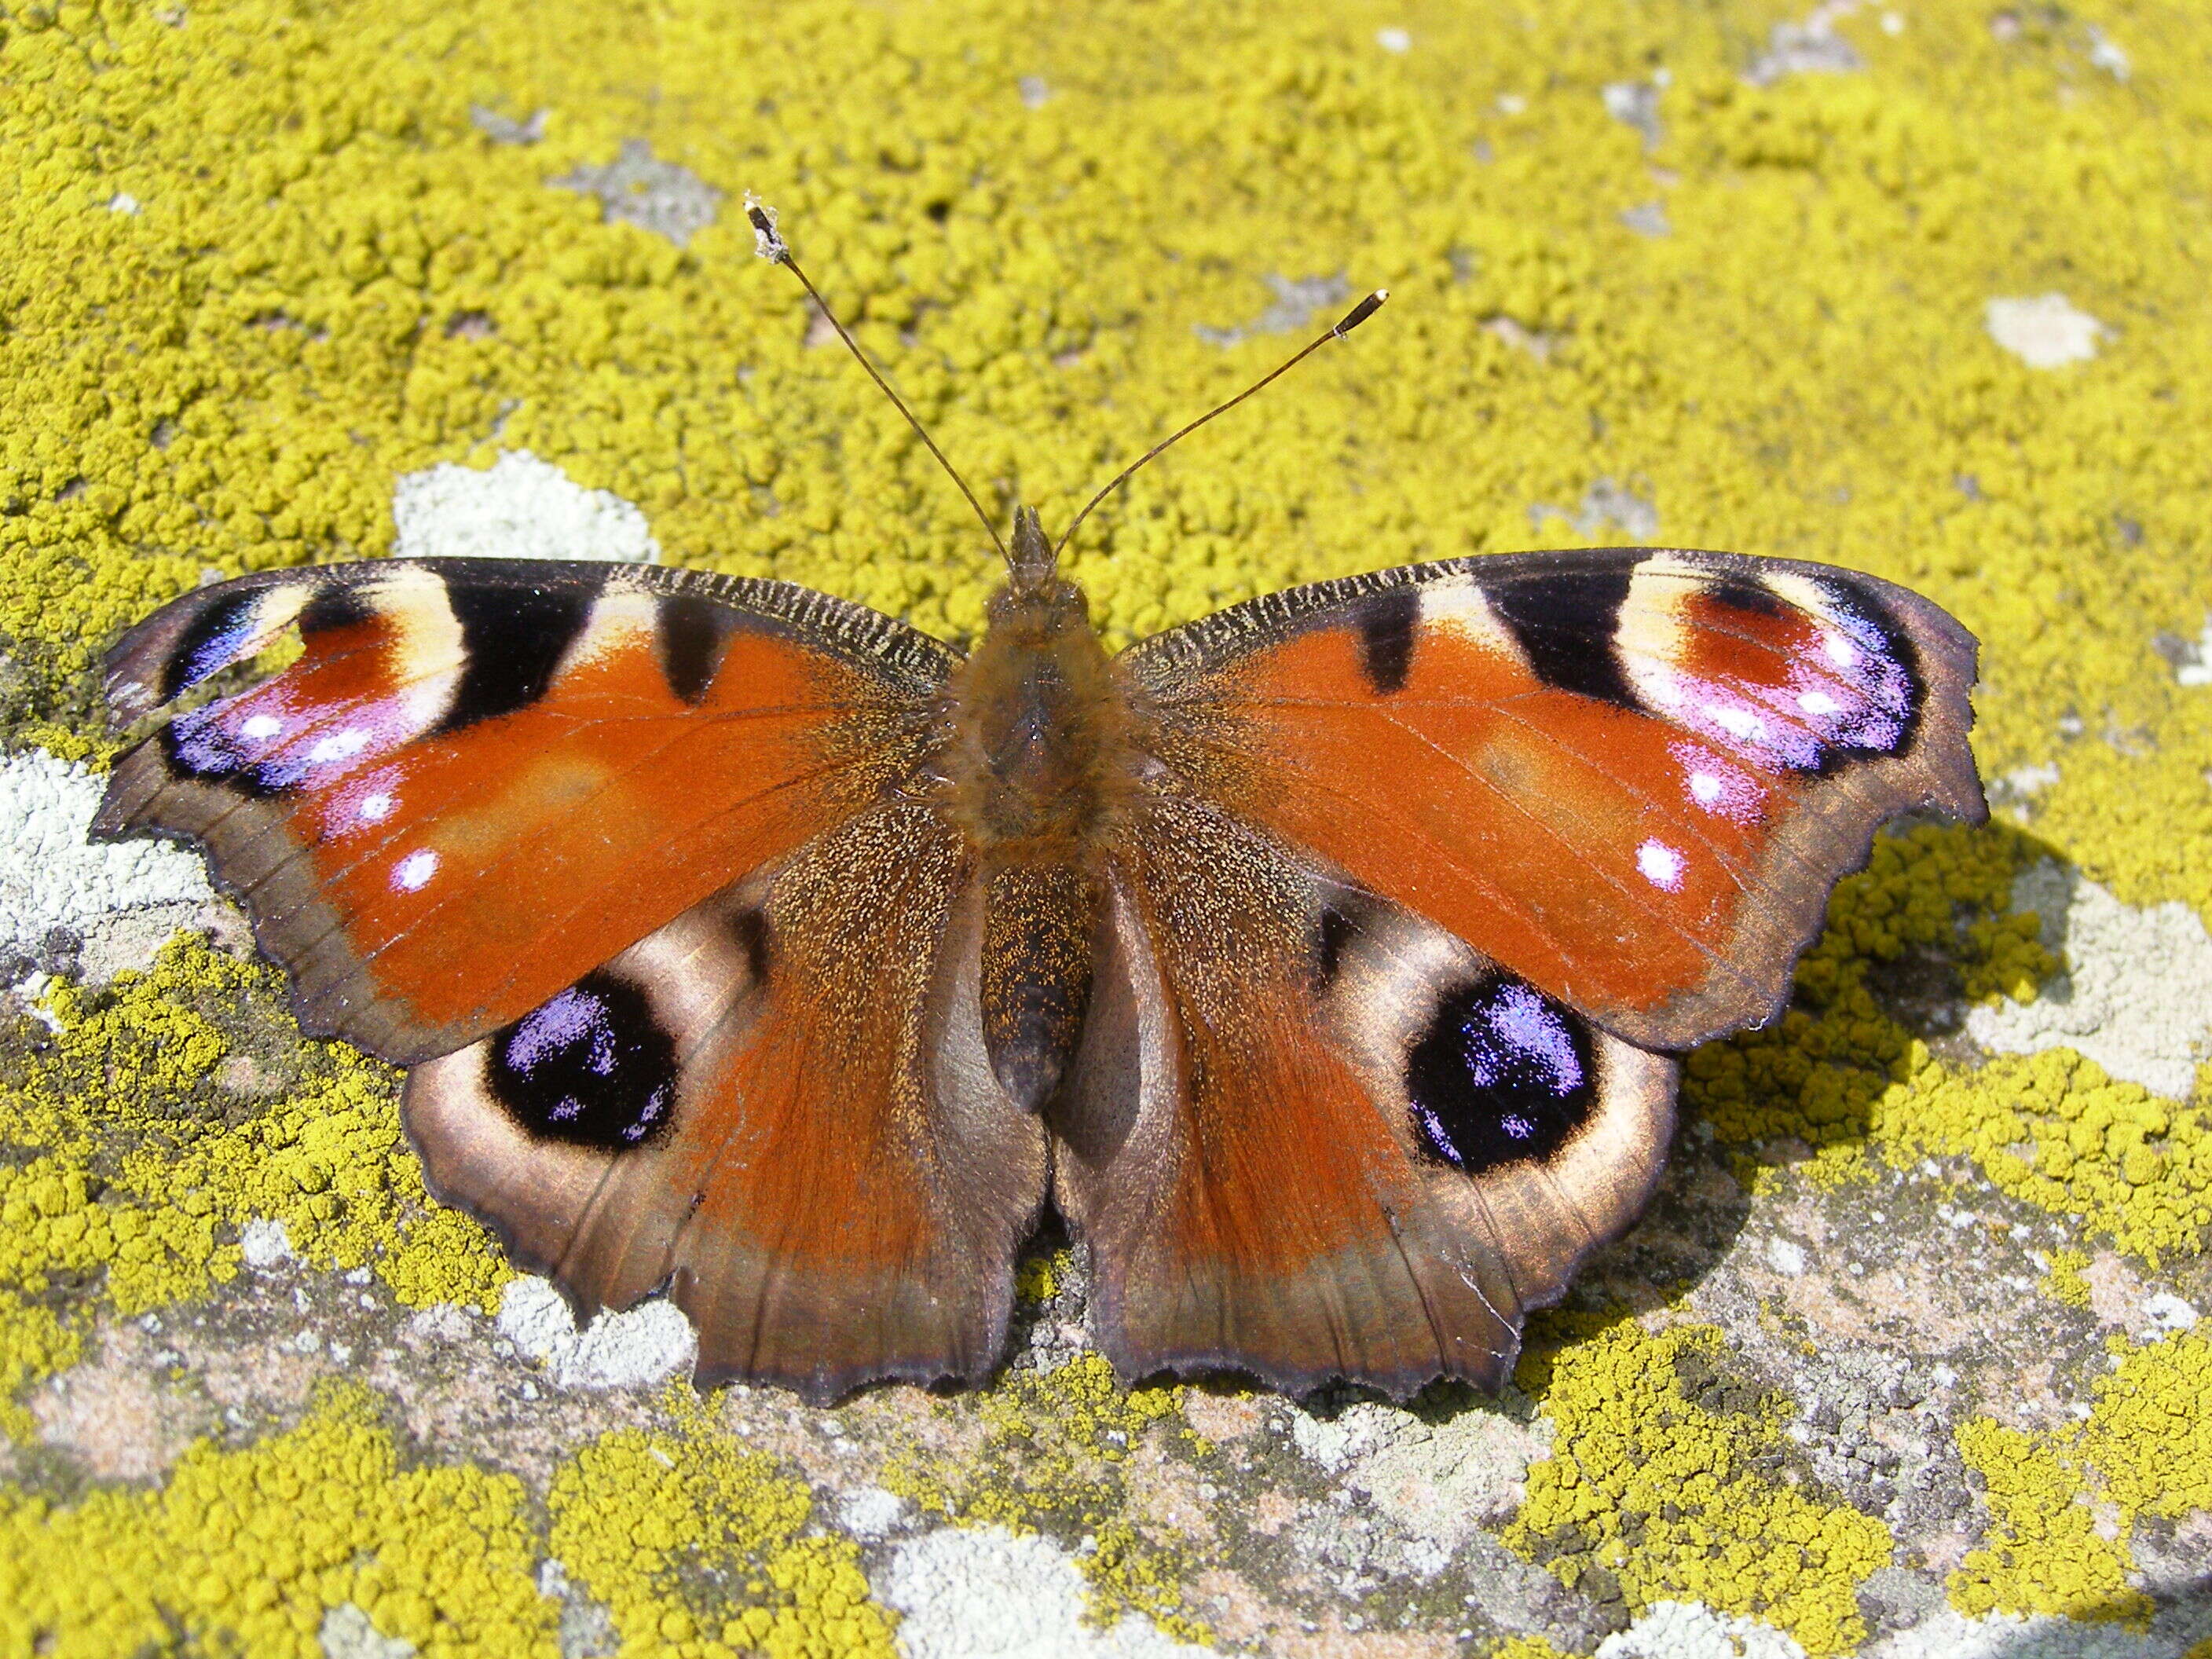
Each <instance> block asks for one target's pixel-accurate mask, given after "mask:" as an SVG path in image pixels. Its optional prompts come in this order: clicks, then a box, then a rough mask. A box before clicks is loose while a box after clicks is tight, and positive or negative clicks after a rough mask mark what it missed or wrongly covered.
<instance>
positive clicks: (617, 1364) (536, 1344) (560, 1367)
mask: <svg viewBox="0 0 2212 1659" xmlns="http://www.w3.org/2000/svg"><path fill="white" fill-rule="evenodd" d="M499 1334H501V1336H503V1337H505V1338H506V1339H507V1340H508V1341H510V1342H512V1343H513V1344H514V1346H515V1347H516V1348H517V1349H518V1350H519V1351H520V1352H521V1353H522V1355H523V1356H524V1357H525V1358H528V1359H531V1360H533V1361H535V1362H536V1363H537V1364H540V1365H543V1366H544V1368H545V1369H546V1370H547V1371H549V1372H550V1373H551V1375H552V1378H553V1381H554V1383H556V1385H558V1386H559V1387H561V1388H563V1389H649V1388H653V1387H654V1386H656V1385H658V1384H659V1383H665V1382H666V1381H667V1380H668V1379H669V1378H670V1377H671V1376H675V1375H677V1373H678V1372H679V1371H683V1370H689V1369H690V1365H691V1363H692V1361H693V1360H694V1359H695V1358H697V1356H698V1352H699V1335H698V1333H697V1332H696V1331H695V1330H694V1329H692V1328H691V1322H690V1320H688V1319H686V1318H685V1317H684V1310H682V1309H681V1308H678V1306H677V1305H676V1304H674V1303H673V1302H669V1301H665V1300H658V1299H656V1300H654V1301H651V1302H645V1303H641V1304H639V1305H638V1306H636V1307H635V1308H632V1309H630V1310H628V1311H627V1312H624V1313H603V1314H601V1315H600V1316H599V1317H598V1318H597V1319H594V1320H593V1321H592V1322H591V1323H590V1324H589V1325H587V1326H586V1327H585V1328H583V1329H582V1330H578V1329H577V1328H576V1319H575V1316H574V1314H573V1313H571V1312H570V1311H569V1310H568V1301H567V1299H566V1298H565V1297H562V1294H561V1292H560V1291H557V1290H556V1289H554V1287H553V1285H551V1283H550V1281H548V1280H546V1279H537V1278H522V1279H515V1280H514V1281H513V1283H512V1284H510V1285H507V1293H506V1296H505V1297H503V1298H502V1299H501V1302H500V1304H499Z"/></svg>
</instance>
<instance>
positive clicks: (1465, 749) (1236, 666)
mask: <svg viewBox="0 0 2212 1659" xmlns="http://www.w3.org/2000/svg"><path fill="white" fill-rule="evenodd" d="M1565 557H1571V556H1562V558H1565ZM1698 557H1699V559H1701V560H1705V561H1718V560H1720V559H1721V558H1722V556H1715V555H1701V556H1698ZM1522 563H1523V562H1522V561H1517V560H1494V561H1492V560H1483V561H1468V562H1463V564H1462V565H1458V566H1439V567H1417V568H1416V570H1417V571H1425V570H1433V571H1434V572H1436V573H1437V579H1436V580H1434V582H1433V583H1432V584H1431V585H1429V586H1421V587H1419V599H1420V605H1421V608H1420V610H1419V612H1418V613H1417V614H1413V615H1411V616H1410V617H1401V618H1400V619H1399V620H1400V621H1401V623H1404V624H1405V633H1404V635H1403V636H1402V638H1401V641H1400V649H1401V659H1400V660H1399V661H1398V662H1396V663H1395V664H1394V665H1392V667H1393V671H1392V672H1391V673H1390V674H1389V676H1388V677H1387V680H1388V683H1387V684H1382V683H1378V678H1377V674H1376V666H1375V646H1374V643H1373V641H1372V639H1371V637H1370V631H1369V630H1368V629H1366V628H1365V626H1364V622H1363V616H1362V612H1361V609H1360V604H1359V602H1358V599H1352V600H1347V602H1346V604H1344V605H1340V606H1338V607H1336V608H1335V609H1334V610H1330V609H1328V608H1318V609H1317V611H1316V614H1315V615H1314V616H1313V617H1311V618H1310V620H1307V621H1305V622H1304V623H1303V624H1302V625H1299V626H1296V627H1290V628H1285V629H1280V630H1279V635H1278V637H1274V638H1271V639H1270V638H1262V639H1261V640H1258V641H1252V642H1250V644H1249V648H1245V649H1242V650H1239V651H1237V653H1234V654H1233V655H1232V656H1231V657H1230V658H1229V659H1227V660H1225V661H1223V662H1221V663H1220V664H1219V665H1218V666H1214V667H1212V668H1211V669H1210V670H1209V671H1204V672H1200V673H1198V674H1194V675H1190V676H1188V677H1187V678H1186V679H1185V680H1184V682H1183V683H1182V684H1179V685H1175V686H1173V687H1172V688H1171V689H1169V690H1164V692H1163V693H1162V694H1161V703H1162V726H1163V731H1164V741H1163V748H1164V750H1165V752H1166V754H1167V756H1168V758H1169V759H1170V762H1171V763H1173V764H1176V766H1177V767H1178V768H1179V769H1182V771H1184V772H1185V773H1186V775H1189V776H1190V777H1192V778H1193V780H1194V782H1195V783H1196V785H1197V787H1200V788H1201V789H1202V790H1204V791H1205V792H1206V793H1208V794H1210V795H1212V797H1214V798H1216V799H1220V800H1222V801H1223V802H1225V804H1227V805H1231V806H1232V807H1233V808H1234V809H1235V810H1237V811H1239V812H1241V813H1243V814H1245V815H1247V816H1249V817H1250V818H1252V819H1253V820H1254V821H1255V822H1257V823H1262V824H1265V825H1267V827H1268V828H1269V829H1273V830H1274V831H1275V832H1277V833H1278V834H1279V835H1281V836H1284V837H1285V839H1286V840H1288V841H1290V842H1293V843H1295V844H1297V845H1299V846H1302V847H1305V848H1310V849H1312V850H1313V851H1315V852H1316V853H1318V854H1321V855H1322V856H1323V857H1325V858H1327V859H1328V860H1330V861H1331V862H1332V863H1334V865H1336V866H1339V867H1340V868H1342V869H1343V870H1344V871H1346V872H1347V873H1348V874H1350V875H1351V876H1352V878H1354V879H1356V880H1358V882H1359V883H1360V884H1363V885H1364V886H1365V887H1367V888H1368V889H1370V890H1372V891H1374V892H1376V893H1379V894H1382V895H1383V896H1387V897H1389V898H1391V899H1394V900H1395V901H1397V902H1401V903H1403V904H1405V905H1407V906H1408V907H1410V908H1413V909H1414V910H1416V911H1418V912H1419V914H1421V915H1425V916H1427V917H1428V918H1429V919H1430V920H1431V921H1435V922H1437V923H1438V924H1440V925H1441V926H1443V927H1445V928H1447V929H1448V930H1449V931H1450V932H1451V933H1454V934H1455V935H1457V936H1458V937H1459V938H1460V939H1463V940H1465V941H1466V942H1467V943H1468V944H1469V945H1473V946H1474V948H1475V949H1476V950H1478V951H1481V952H1482V953H1484V954H1485V955H1486V956H1488V957H1493V958H1494V959H1496V960H1498V962H1500V963H1504V964H1505V965H1506V966H1507V967H1508V968H1510V969H1512V970H1513V971H1514V972H1516V973H1517V974H1520V975H1524V976H1525V977H1527V978H1528V980H1529V981H1532V982H1533V983H1534V984H1535V985H1537V986H1539V987H1542V988H1543V989H1544V990H1545V991H1547V993H1549V994H1553V995H1555V996H1558V997H1560V998H1563V999H1565V1000H1566V1001H1568V1002H1570V1003H1571V1004H1572V1005H1574V1006H1576V1007H1577V1008H1579V1009H1581V1010H1583V1011H1584V1012H1587V1013H1589V1015H1590V1016H1591V1017H1592V1018H1596V1019H1597V1020H1598V1021H1599V1022H1600V1023H1601V1024H1605V1025H1607V1028H1608V1029H1610V1030H1614V1031H1616V1032H1618V1033H1619V1034H1620V1035H1621V1036H1626V1037H1627V1038H1628V1039H1630V1040H1631V1041H1632V1042H1641V1043H1644V1044H1646V1045H1647V1046H1650V1047H1656V1048H1686V1047H1689V1046H1692V1044H1694V1043H1695V1042H1700V1041H1703V1040H1705V1038H1706V1037H1709V1036H1713V1035H1715V1034H1717V1032H1719V1031H1722V1030H1729V1029H1732V1028H1734V1027H1735V1026H1738V1025H1741V1024H1753V1023H1757V1022H1759V1021H1760V1020H1762V1019H1764V1018H1766V1017H1768V1016H1769V1015H1770V1014H1771V1012H1772V1011H1773V1010H1774V1008H1775V1007H1776V1006H1778V1003H1779V1000H1780V999H1781V997H1782V996H1783V995H1784V992H1785V991H1786V987H1787V984H1788V966H1789V963H1790V960H1791V959H1792V958H1793V957H1794V956H1795V953H1796V951H1797V950H1798V949H1800V948H1802V945H1803V944H1804V943H1805V941H1806V939H1808V937H1809V936H1810V933H1811V932H1812V930H1813V929H1814V928H1815V927H1817V925H1818V921H1819V917H1820V914H1821V910H1822V908H1823V906H1824V903H1825V899H1826V891H1827V888H1828V886H1829V884H1832V881H1833V880H1834V878H1835V876H1836V874H1837V873H1838V872H1839V871H1842V870H1845V869H1849V868H1850V867H1853V866H1855V865H1856V864H1857V862H1858V861H1860V860H1862V859H1863V857H1864V855H1865V849H1866V845H1867V842H1869V840H1870V838H1871V836H1872V835H1873V832H1874V830H1875V827H1876V826H1877V825H1878V824H1879V823H1881V820H1882V819H1883V818H1884V817H1887V816H1889V815H1890V814H1891V813H1893V812H1897V811H1905V810H1907V809H1909V808H1911V807H1913V806H1917V805H1923V803H1928V802H1936V803H1940V804H1942V805H1946V806H1948V807H1949V808H1950V809H1951V810H1954V811H1960V812H1962V813H1967V814H1970V815H1971V814H1976V813H1978V812H1979V811H1980V805H1981V804H1980V794H1979V791H1978V787H1975V786H1974V783H1973V778H1972V761H1971V757H1968V756H1966V753H1965V750H1964V746H1963V744H1960V742H1959V741H1958V738H1959V735H1960V733H1961V732H1963V730H1964V727H1965V725H1966V710H1965V701H1966V686H1967V685H1968V684H1971V679H1972V641H1969V640H1966V638H1965V636H1964V635H1962V634H1960V632H1959V631H1958V630H1957V629H1956V628H1955V624H1950V623H1948V618H1942V625H1941V626H1939V625H1938V624H1937V623H1936V622H1935V621H1934V620H1933V618H1941V616H1942V613H1940V612H1936V611H1934V608H1933V607H1932V606H1926V605H1924V602H1917V601H1913V602H1912V603H1913V604H1914V605H1917V606H1918V608H1917V610H1914V609H1906V610H1905V616H1906V617H1907V619H1908V625H1910V626H1911V627H1912V628H1913V629H1916V630H1917V633H1916V634H1915V635H1914V636H1913V637H1912V638H1911V641H1910V645H1911V647H1917V651H1916V656H1917V661H1918V663H1919V664H1920V665H1923V671H1924V672H1925V674H1926V676H1927V678H1926V680H1925V682H1924V683H1923V684H1920V685H1917V686H1916V687H1915V688H1914V695H1915V696H1916V697H1917V699H1918V701H1917V703H1916V705H1915V707H1914V708H1912V710H1911V714H1912V715H1913V717H1914V718H1915V719H1919V718H1920V717H1921V716H1923V715H1924V716H1925V717H1926V718H1925V719H1924V720H1922V721H1921V724H1920V725H1919V726H1917V728H1915V727H1912V726H1909V725H1901V726H1900V729H1901V730H1904V731H1905V732H1909V733H1910V732H1916V731H1917V735H1913V736H1911V737H1910V738H1909V740H1908V739H1907V738H1899V748H1898V750H1897V752H1895V753H1894V754H1887V755H1871V756H1867V757H1861V758H1859V759H1857V760H1856V761H1855V762H1854V763H1852V764H1850V765H1849V766H1844V767H1836V766H1831V765H1829V764H1827V763H1828V762H1829V761H1830V760H1831V759H1832V750H1835V749H1837V748H1838V746H1839V745H1838V744H1837V743H1835V741H1834V740H1833V738H1832V734H1831V733H1829V732H1825V731H1824V730H1823V729H1822V727H1821V726H1820V722H1819V721H1818V720H1814V719H1813V718H1812V717H1810V716H1808V715H1807V714H1805V713H1804V712H1803V709H1802V706H1801V705H1802V704H1803V703H1804V702H1806V701H1807V700H1810V702H1811V706H1812V707H1814V708H1819V709H1824V710H1829V711H1831V712H1832V711H1833V710H1836V709H1840V708H1844V699H1845V698H1847V697H1849V696H1851V695H1853V693H1854V687H1853V685H1852V684H1851V683H1850V680H1849V678H1848V677H1847V676H1846V674H1845V673H1844V671H1842V670H1840V669H1838V668H1837V667H1835V666H1834V665H1832V663H1830V662H1829V661H1828V660H1827V659H1826V656H1825V655H1824V653H1826V652H1828V651H1843V650H1848V649H1853V648H1857V647H1851V646H1850V644H1849V643H1848V641H1846V640H1845V636H1844V635H1843V634H1842V633H1841V632H1840V631H1839V630H1838V629H1834V628H1824V627H1823V626H1822V619H1821V618H1820V617H1818V616H1816V615H1814V614H1812V613H1810V612H1809V611H1803V610H1796V609H1793V608H1791V607H1790V605H1786V604H1784V603H1783V602H1782V601H1781V600H1780V599H1777V598H1775V597H1773V596H1772V595H1770V594H1768V593H1767V592H1765V590H1764V589H1763V588H1762V589H1760V590H1759V603H1760V604H1762V605H1765V607H1766V609H1765V610H1764V611H1761V610H1747V609H1745V608H1742V607H1741V606H1740V605H1723V604H1720V603H1718V602H1717V601H1715V600H1713V599H1711V598H1710V597H1709V596H1708V593H1707V591H1706V590H1705V588H1703V587H1700V586H1698V585H1697V583H1696V582H1694V581H1692V580H1689V579H1688V577H1687V576H1684V577H1682V578H1681V579H1680V580H1677V579H1676V573H1675V572H1674V569H1673V568H1671V567H1667V566H1662V567H1660V568H1659V569H1658V570H1657V571H1656V573H1655V574H1647V575H1640V576H1639V577H1638V581H1637V583H1635V584H1633V585H1630V586H1628V587H1627V599H1626V603H1624V604H1622V605H1620V611H1619V613H1618V614H1617V615H1607V616H1605V617H1600V618H1598V619H1596V620H1597V621H1599V622H1601V623H1602V624H1603V626H1602V627H1601V628H1595V629H1593V630H1592V632H1593V634H1594V637H1593V638H1592V639H1591V640H1590V641H1589V647H1588V648H1589V652H1590V653H1592V654H1593V655H1595V654H1596V653H1607V660H1608V661H1609V662H1613V663H1617V665H1618V666H1617V671H1613V684H1615V685H1616V686H1617V687H1618V697H1617V700H1609V699H1608V698H1607V697H1606V696H1597V695H1592V694H1591V693H1590V692H1589V690H1577V689H1569V688H1567V687H1565V686H1563V685H1561V684H1557V683H1553V682H1551V681H1547V678H1545V676H1544V675H1543V674H1541V673H1540V672H1539V671H1538V669H1537V667H1536V666H1535V665H1534V662H1533V661H1532V657H1533V655H1534V653H1533V652H1531V651H1530V650H1529V649H1528V647H1527V646H1526V645H1525V643H1524V641H1523V640H1522V639H1518V638H1516V636H1515V635H1514V632H1513V631H1512V630H1511V629H1508V628H1506V627H1505V626H1504V625H1502V624H1501V623H1500V622H1499V621H1498V616H1497V614H1496V611H1497V607H1493V606H1492V605H1490V604H1488V603H1487V602H1486V599H1485V597H1484V592H1483V589H1484V585H1485V584H1486V583H1488V584H1492V585H1503V584H1505V583H1509V582H1510V581H1511V580H1512V579H1513V578H1512V574H1511V570H1510V567H1513V566H1516V565H1522ZM1741 563H1742V564H1746V565H1752V564H1763V565H1764V567H1765V568H1768V569H1771V570H1773V571H1776V572H1780V573H1788V572H1790V571H1793V570H1798V569H1803V568H1805V567H1792V566H1787V565H1783V564H1781V563H1780V562H1749V561H1745V562H1741ZM1528 564H1529V566H1530V567H1533V568H1535V569H1537V570H1539V571H1541V570H1543V569H1545V568H1547V566H1546V565H1544V564H1542V563H1539V562H1536V561H1535V560H1534V559H1532V560H1531V561H1529V562H1528ZM1490 566H1496V567H1504V568H1499V569H1498V570H1497V571H1496V572H1495V573H1494V574H1493V573H1492V572H1491V571H1489V570H1486V569H1485V567H1490ZM1683 568H1684V570H1685V571H1689V570H1695V571H1697V572H1698V573H1699V574H1700V575H1702V576H1704V577H1705V580H1709V581H1710V580H1717V578H1716V577H1714V576H1712V575H1710V574H1707V573H1706V571H1705V567H1704V566H1702V565H1700V566H1696V567H1692V566H1688V565H1685V566H1684V567H1683ZM1716 568H1717V569H1719V570H1720V571H1721V572H1723V574H1733V573H1734V572H1735V564H1734V563H1730V564H1728V565H1725V566H1717V567H1716ZM1843 579H1844V573H1834V572H1824V573H1823V577H1822V580H1826V581H1831V582H1833V581H1838V580H1843ZM1784 580H1787V578H1786V574H1785V575H1784ZM1850 580H1853V581H1856V582H1858V583H1862V584H1865V585H1866V586H1868V587H1869V588H1879V589H1881V592H1882V593H1883V596H1884V598H1885V599H1893V601H1894V602H1898V603H1899V604H1900V605H1902V604H1903V602H1905V601H1911V596H1910V595H1904V594H1901V593H1899V592H1898V591H1897V590H1889V589H1887V588H1886V586H1884V585H1881V584H1873V583H1870V582H1868V580H1867V579H1864V578H1851V579H1850ZM1353 586H1356V584H1355V585H1353ZM1316 591H1325V590H1316ZM1373 591H1374V590H1371V589H1370V590H1364V592H1363V594H1362V597H1364V598H1368V599H1371V596H1372V593H1373ZM1400 591H1401V592H1402V591H1403V590H1400ZM1385 592H1389V590H1385ZM1807 593H1808V599H1807V601H1806V602H1807V603H1808V605H1809V604H1811V603H1814V601H1815V599H1817V597H1818V595H1817V593H1815V592H1814V590H1812V589H1810V588H1808V589H1807ZM1231 614H1233V613H1231ZM1208 625H1209V624H1207V623H1201V624H1197V625H1195V626H1196V627H1197V628H1201V629H1202V628H1205V627H1207V626H1208ZM1170 637H1172V636H1170ZM1540 637H1541V636H1540ZM1838 641H1845V642H1844V643H1843V644H1838ZM1139 649H1140V653H1141V652H1142V651H1143V650H1144V647H1140V648H1139ZM1160 678H1164V676H1163V677H1160ZM1745 732H1751V733H1752V734H1753V735H1752V736H1750V737H1746V736H1745V735H1744V734H1745ZM1931 733H1932V734H1934V740H1931V739H1930V736H1929V734H1931ZM1962 767H1963V774H1962V773H1961V770H1960V769H1961V768H1962Z"/></svg>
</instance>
